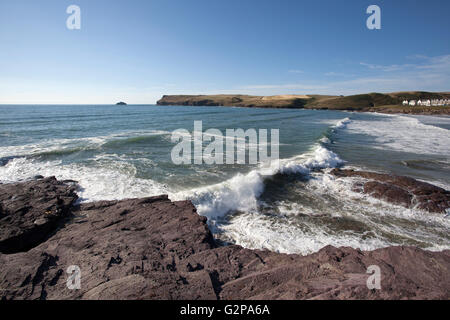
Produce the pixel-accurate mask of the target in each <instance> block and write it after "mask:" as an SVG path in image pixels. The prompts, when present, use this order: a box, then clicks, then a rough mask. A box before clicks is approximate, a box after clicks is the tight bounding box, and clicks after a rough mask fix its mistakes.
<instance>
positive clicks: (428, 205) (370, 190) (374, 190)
mask: <svg viewBox="0 0 450 320" xmlns="http://www.w3.org/2000/svg"><path fill="white" fill-rule="evenodd" d="M331 173H332V174H333V175H335V176H336V177H360V178H364V179H365V180H366V181H364V182H362V184H359V183H357V184H355V185H354V186H353V189H354V191H357V192H363V193H367V194H369V195H371V196H373V197H374V198H377V199H381V200H384V201H387V202H390V203H393V204H397V205H401V206H404V207H406V208H418V209H422V210H426V211H429V212H436V213H445V210H446V209H447V208H450V191H447V190H445V189H442V188H439V187H437V186H434V185H432V184H429V183H426V182H422V181H417V180H415V179H413V178H410V177H403V176H396V175H389V174H382V173H375V172H367V171H354V170H342V169H333V171H332V172H331Z"/></svg>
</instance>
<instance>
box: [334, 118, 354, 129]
mask: <svg viewBox="0 0 450 320" xmlns="http://www.w3.org/2000/svg"><path fill="white" fill-rule="evenodd" d="M350 122H351V120H350V118H345V119H342V120H339V121H338V122H337V123H336V124H335V125H334V126H333V128H334V129H344V128H345V127H346V126H347V124H349V123H350Z"/></svg>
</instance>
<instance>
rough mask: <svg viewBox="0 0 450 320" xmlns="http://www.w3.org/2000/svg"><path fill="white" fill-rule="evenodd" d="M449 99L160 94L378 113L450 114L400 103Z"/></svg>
mask: <svg viewBox="0 0 450 320" xmlns="http://www.w3.org/2000/svg"><path fill="white" fill-rule="evenodd" d="M419 99H450V93H448V92H421V91H414V92H394V93H387V94H382V93H369V94H360V95H352V96H329V95H278V96H249V95H164V96H163V97H162V98H161V99H160V100H158V102H157V104H158V105H162V106H170V105H179V106H180V105H181V106H235V107H247V108H295V109H302V108H304V109H320V110H324V109H325V110H327V109H330V110H347V111H362V112H382V113H410V114H450V106H439V107H426V106H414V107H410V106H403V105H402V101H404V100H419Z"/></svg>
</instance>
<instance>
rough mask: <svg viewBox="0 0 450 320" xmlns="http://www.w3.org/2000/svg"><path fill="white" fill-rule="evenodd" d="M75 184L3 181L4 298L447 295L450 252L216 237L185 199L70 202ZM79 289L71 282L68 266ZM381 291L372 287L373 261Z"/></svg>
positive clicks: (0, 286)
mask: <svg viewBox="0 0 450 320" xmlns="http://www.w3.org/2000/svg"><path fill="white" fill-rule="evenodd" d="M76 200H77V195H76V193H75V185H74V183H73V182H70V181H66V182H59V181H57V180H56V179H55V178H45V179H42V178H39V177H38V178H37V179H36V180H34V181H30V182H23V183H16V184H4V185H1V184H0V252H1V253H0V297H1V298H2V299H449V298H450V277H449V276H448V274H449V272H450V251H444V252H428V251H424V250H421V249H417V248H413V247H391V248H385V249H379V250H375V251H371V252H364V251H360V250H355V249H352V248H334V247H331V246H328V247H326V248H323V249H322V250H320V251H319V252H317V253H315V254H311V255H308V256H299V255H285V254H278V253H273V252H268V251H257V250H248V249H244V248H242V247H240V246H235V245H234V246H226V247H223V246H222V247H221V246H218V245H217V244H216V242H215V241H214V238H213V236H212V234H211V232H210V231H209V229H208V226H207V224H206V218H204V217H202V216H199V215H198V214H197V213H196V209H195V207H194V206H193V205H192V203H190V202H189V201H180V202H171V201H170V200H169V199H168V198H167V196H158V197H151V198H144V199H130V200H122V201H101V202H95V203H89V204H82V205H81V206H76V205H75V201H76ZM72 265H76V266H78V267H79V268H80V270H81V288H80V289H78V290H70V289H68V287H67V278H68V276H69V275H68V274H67V269H68V267H69V266H72ZM372 265H377V266H379V267H380V269H381V289H380V290H377V289H372V290H370V289H368V287H367V285H366V282H367V279H368V277H369V276H370V275H369V274H367V269H368V267H369V266H372Z"/></svg>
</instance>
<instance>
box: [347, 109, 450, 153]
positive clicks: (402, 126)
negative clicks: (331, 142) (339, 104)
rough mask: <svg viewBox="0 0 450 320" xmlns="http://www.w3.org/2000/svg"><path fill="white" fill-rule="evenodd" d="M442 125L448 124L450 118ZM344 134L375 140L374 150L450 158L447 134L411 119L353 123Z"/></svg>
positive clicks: (390, 118) (408, 117) (386, 118)
mask: <svg viewBox="0 0 450 320" xmlns="http://www.w3.org/2000/svg"><path fill="white" fill-rule="evenodd" d="M440 121H441V122H446V123H448V124H450V118H442V119H441V120H440ZM346 130H348V132H353V133H359V134H360V133H362V134H366V135H369V136H372V137H374V138H375V142H376V144H375V145H374V147H375V148H379V149H384V148H389V149H391V150H397V151H403V152H412V153H418V154H435V155H444V156H450V148H449V145H450V130H447V129H444V128H440V127H437V126H433V125H431V124H424V123H422V122H420V120H419V119H417V118H415V117H410V116H398V115H391V116H385V117H384V118H383V119H382V120H379V121H373V120H355V121H351V122H350V123H348V124H347V127H346Z"/></svg>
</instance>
